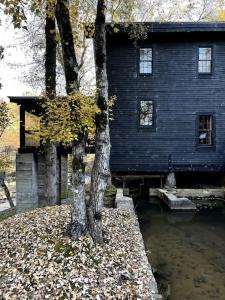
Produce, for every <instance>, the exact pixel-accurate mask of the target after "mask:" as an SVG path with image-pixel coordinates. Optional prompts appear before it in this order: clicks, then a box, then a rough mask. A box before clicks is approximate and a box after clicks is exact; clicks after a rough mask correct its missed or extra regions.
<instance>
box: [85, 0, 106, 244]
mask: <svg viewBox="0 0 225 300" xmlns="http://www.w3.org/2000/svg"><path fill="white" fill-rule="evenodd" d="M105 13H106V4H105V0H98V5H97V15H96V20H95V39H94V50H95V61H96V86H97V105H98V107H99V109H100V113H98V114H97V115H96V137H95V144H96V151H95V161H94V166H93V170H92V175H91V191H90V199H89V204H88V225H89V231H90V234H91V236H92V238H93V239H94V240H95V241H96V242H100V241H101V240H102V212H101V211H102V208H103V198H104V193H105V189H106V187H107V182H108V179H109V177H110V170H109V157H110V136H109V115H108V103H107V102H108V81H107V73H106V32H105Z"/></svg>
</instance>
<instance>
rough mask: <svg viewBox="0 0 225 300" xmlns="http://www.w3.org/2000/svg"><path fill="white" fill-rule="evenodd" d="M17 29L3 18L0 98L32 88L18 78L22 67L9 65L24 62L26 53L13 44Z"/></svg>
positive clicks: (0, 43)
mask: <svg viewBox="0 0 225 300" xmlns="http://www.w3.org/2000/svg"><path fill="white" fill-rule="evenodd" d="M18 34H19V33H18V31H15V30H14V28H13V26H12V25H6V23H5V22H4V20H3V21H2V26H0V45H1V46H3V47H4V59H3V60H1V61H0V82H1V83H2V85H3V86H2V89H0V98H3V99H7V96H21V95H24V94H25V93H28V92H29V91H30V92H31V93H34V91H32V89H31V88H30V87H29V86H27V85H26V84H24V83H23V82H22V81H21V80H20V78H21V74H22V72H23V71H24V69H23V68H22V67H18V66H17V67H16V68H13V67H11V64H14V63H17V64H18V63H19V64H20V63H21V64H24V63H25V62H26V55H25V53H24V51H23V50H22V49H20V48H19V47H15V46H13V43H14V41H15V40H16V39H17V38H18Z"/></svg>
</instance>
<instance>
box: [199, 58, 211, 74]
mask: <svg viewBox="0 0 225 300" xmlns="http://www.w3.org/2000/svg"><path fill="white" fill-rule="evenodd" d="M198 71H199V73H211V61H206V60H202V61H199V63H198Z"/></svg>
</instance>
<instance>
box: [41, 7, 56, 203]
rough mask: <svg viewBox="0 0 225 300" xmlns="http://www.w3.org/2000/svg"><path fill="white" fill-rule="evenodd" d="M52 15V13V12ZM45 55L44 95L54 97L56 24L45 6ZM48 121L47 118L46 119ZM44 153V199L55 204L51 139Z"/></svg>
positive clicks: (54, 176) (54, 167) (54, 164)
mask: <svg viewBox="0 0 225 300" xmlns="http://www.w3.org/2000/svg"><path fill="white" fill-rule="evenodd" d="M53 15H54V14H53ZM45 38H46V55H45V86H46V96H47V97H48V98H50V99H54V98H55V96H56V46H57V42H56V24H55V18H54V17H53V16H50V15H49V13H48V7H47V8H46V24H45ZM46 122H48V120H46ZM44 154H45V156H44V157H45V168H46V180H45V200H46V202H47V204H48V205H56V204H57V146H56V144H55V143H52V142H51V141H47V142H46V144H45V145H44Z"/></svg>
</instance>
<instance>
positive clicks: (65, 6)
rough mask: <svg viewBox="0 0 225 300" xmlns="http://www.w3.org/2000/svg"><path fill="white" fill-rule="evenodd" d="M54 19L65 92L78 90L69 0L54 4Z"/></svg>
mask: <svg viewBox="0 0 225 300" xmlns="http://www.w3.org/2000/svg"><path fill="white" fill-rule="evenodd" d="M56 19H57V24H58V28H59V33H60V39H61V45H62V52H63V62H64V72H65V78H66V91H67V94H68V95H69V94H73V93H75V92H77V91H78V69H79V68H78V63H77V59H76V54H75V49H74V41H73V31H72V26H71V22H70V13H69V1H68V0H58V1H57V5H56Z"/></svg>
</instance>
